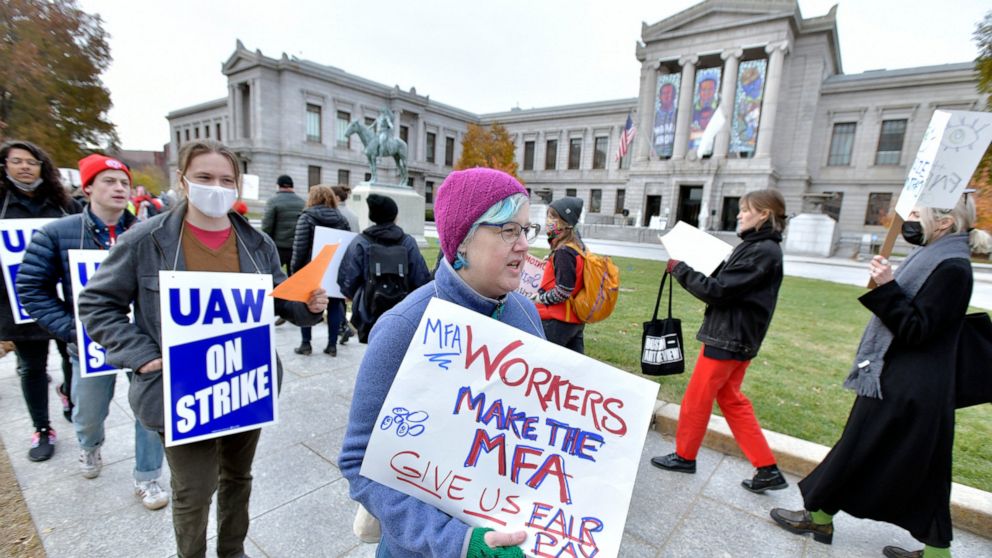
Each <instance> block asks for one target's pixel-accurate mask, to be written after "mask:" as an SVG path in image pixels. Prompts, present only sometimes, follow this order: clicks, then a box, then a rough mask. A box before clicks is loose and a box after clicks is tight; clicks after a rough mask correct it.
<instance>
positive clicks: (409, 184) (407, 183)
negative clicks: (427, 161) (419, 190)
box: [406, 176, 414, 188]
mask: <svg viewBox="0 0 992 558" xmlns="http://www.w3.org/2000/svg"><path fill="white" fill-rule="evenodd" d="M406 185H407V186H409V187H411V188H413V187H414V182H413V177H412V176H411V177H410V178H407V179H406Z"/></svg>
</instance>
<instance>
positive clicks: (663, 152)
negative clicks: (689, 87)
mask: <svg viewBox="0 0 992 558" xmlns="http://www.w3.org/2000/svg"><path fill="white" fill-rule="evenodd" d="M681 83H682V74H665V75H663V76H658V88H657V90H656V91H655V96H654V152H655V153H656V154H657V155H658V156H659V157H671V156H672V149H673V148H674V146H675V119H676V117H677V116H678V108H679V85H681Z"/></svg>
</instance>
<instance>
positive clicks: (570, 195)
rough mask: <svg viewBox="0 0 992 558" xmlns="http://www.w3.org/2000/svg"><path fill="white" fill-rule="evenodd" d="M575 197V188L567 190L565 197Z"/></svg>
mask: <svg viewBox="0 0 992 558" xmlns="http://www.w3.org/2000/svg"><path fill="white" fill-rule="evenodd" d="M575 195H576V194H575V188H565V197H568V198H574V197H575Z"/></svg>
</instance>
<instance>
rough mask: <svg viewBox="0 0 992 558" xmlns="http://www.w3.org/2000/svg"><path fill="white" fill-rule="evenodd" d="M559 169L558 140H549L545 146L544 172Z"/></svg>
mask: <svg viewBox="0 0 992 558" xmlns="http://www.w3.org/2000/svg"><path fill="white" fill-rule="evenodd" d="M557 168H558V140H548V141H547V143H545V144H544V170H555V169H557Z"/></svg>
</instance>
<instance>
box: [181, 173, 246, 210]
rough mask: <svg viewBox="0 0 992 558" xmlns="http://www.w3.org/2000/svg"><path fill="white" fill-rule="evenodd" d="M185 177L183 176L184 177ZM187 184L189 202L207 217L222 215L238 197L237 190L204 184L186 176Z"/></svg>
mask: <svg viewBox="0 0 992 558" xmlns="http://www.w3.org/2000/svg"><path fill="white" fill-rule="evenodd" d="M184 178H185V177H184ZM186 184H188V185H189V203H191V204H193V207H196V208H197V209H199V210H200V211H201V212H202V213H203V214H204V215H206V216H207V217H213V218H217V217H223V216H225V215H227V212H228V211H230V209H231V206H233V205H234V200H236V199H238V191H237V190H235V189H234V188H225V187H223V186H205V185H203V184H196V183H195V182H193V181H192V180H190V179H189V178H186Z"/></svg>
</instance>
